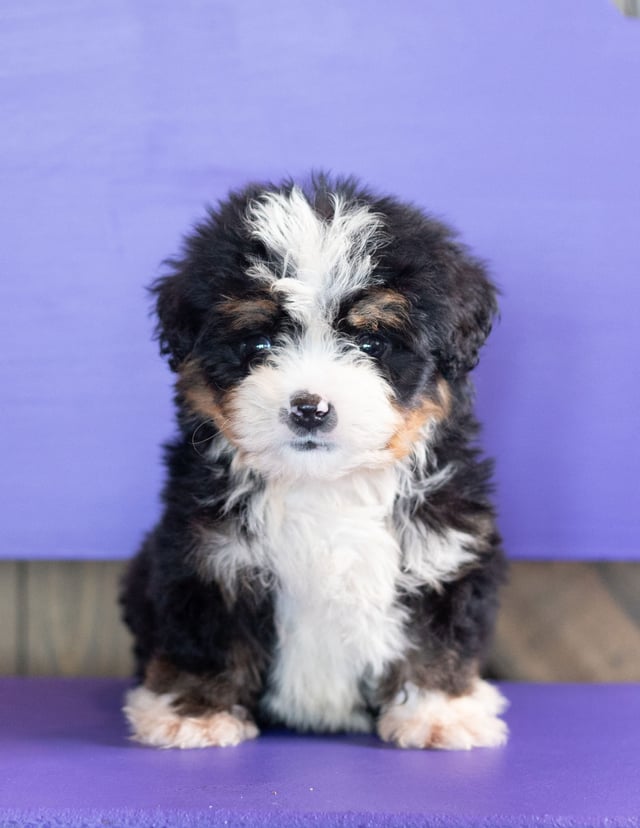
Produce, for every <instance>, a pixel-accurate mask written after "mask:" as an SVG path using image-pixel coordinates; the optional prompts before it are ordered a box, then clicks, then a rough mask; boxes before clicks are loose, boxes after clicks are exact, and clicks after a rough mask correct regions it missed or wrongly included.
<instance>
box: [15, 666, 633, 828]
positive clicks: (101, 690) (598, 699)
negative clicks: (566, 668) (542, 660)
mask: <svg viewBox="0 0 640 828" xmlns="http://www.w3.org/2000/svg"><path fill="white" fill-rule="evenodd" d="M124 688H125V684H124V683H123V682H122V681H118V680H112V679H89V680H85V679H75V680H64V679H3V680H1V681H0V741H1V742H2V749H1V750H0V824H1V825H3V826H5V825H11V826H14V825H38V826H44V825H51V826H56V825H68V826H99V825H100V826H102V825H121V826H134V825H135V826H137V828H146V826H154V828H158V826H173V825H180V826H200V825H216V826H217V825H243V826H263V825H269V826H278V825H282V826H289V828H295V826H308V825H329V826H334V825H335V826H356V825H357V826H417V825H421V826H472V825H473V826H489V825H491V826H497V825H500V826H509V827H511V826H513V827H515V826H591V825H593V826H605V825H606V826H609V828H610V827H611V826H638V825H640V759H639V758H638V750H637V746H638V736H639V735H640V687H639V686H638V685H605V686H603V685H599V686H596V685H537V686H534V685H504V691H505V692H506V694H507V696H508V697H509V698H510V700H511V703H512V704H511V708H510V710H509V712H508V713H507V719H508V722H509V725H510V728H511V740H510V742H509V744H508V745H507V746H506V747H505V748H502V749H497V750H476V751H471V752H468V753H466V752H459V753H442V752H435V751H434V752H430V751H427V752H423V751H400V750H396V749H394V748H390V747H388V746H386V745H383V744H382V743H381V742H379V741H378V740H377V739H376V738H374V737H373V736H343V735H339V736H311V735H298V734H292V733H288V732H282V731H274V732H270V733H267V734H266V735H263V736H262V737H261V738H260V739H258V740H257V741H255V742H250V743H246V744H244V745H241V746H240V747H238V748H227V749H208V750H192V751H173V750H172V751H159V750H153V749H150V748H143V747H140V746H137V745H134V744H132V743H130V742H128V740H127V735H126V730H125V726H124V722H123V719H122V716H121V714H120V702H121V697H122V693H123V691H124Z"/></svg>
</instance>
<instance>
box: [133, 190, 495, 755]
mask: <svg viewBox="0 0 640 828" xmlns="http://www.w3.org/2000/svg"><path fill="white" fill-rule="evenodd" d="M153 292H154V294H155V297H156V300H157V314H158V319H159V322H158V337H159V340H160V344H161V349H162V352H163V353H164V354H166V355H167V356H168V358H169V364H170V366H171V368H172V369H173V371H175V372H176V374H177V382H176V404H177V413H178V426H179V429H178V436H177V437H176V439H175V440H174V441H173V442H172V443H171V444H170V445H169V446H168V447H167V450H166V461H167V467H168V480H167V483H166V486H165V489H164V504H165V509H164V514H163V516H162V518H161V520H160V523H159V524H158V526H157V527H156V528H155V529H154V530H153V532H151V534H150V535H149V536H148V537H147V539H146V541H145V542H144V545H143V546H142V549H141V550H140V552H139V553H138V555H137V557H136V558H135V559H134V560H133V561H132V563H131V565H130V567H129V570H128V573H127V575H126V577H125V582H124V586H123V591H122V598H121V600H122V603H123V606H124V616H125V620H126V623H127V624H128V626H129V627H130V629H131V631H132V633H133V636H134V640H135V654H136V658H137V669H138V675H139V678H140V680H141V684H140V685H139V686H138V687H137V688H136V689H134V690H132V691H131V692H130V693H129V694H128V697H127V700H126V706H125V713H126V716H127V718H128V720H129V723H130V725H131V728H132V732H133V737H134V738H135V739H136V740H138V741H140V742H143V743H145V744H148V745H155V746H158V747H180V748H188V747H205V746H208V745H219V746H224V745H236V744H238V743H239V742H242V741H243V740H245V739H252V738H254V737H255V736H256V735H257V734H258V727H259V726H262V725H263V724H265V725H266V724H270V723H278V724H284V725H287V726H290V727H293V728H297V729H299V730H317V731H369V730H373V729H375V730H376V731H377V733H378V734H379V736H380V737H381V738H382V739H384V740H385V741H388V742H392V743H394V744H396V745H398V746H400V747H404V748H427V747H431V748H450V749H456V748H458V749H460V748H463V749H466V748H471V747H473V746H480V747H483V746H484V747H489V746H495V745H500V744H502V743H503V742H504V741H505V739H506V733H507V730H506V726H505V724H504V723H503V721H502V720H501V719H500V718H499V714H500V713H501V711H502V710H503V708H504V706H505V702H504V699H503V698H502V697H501V695H500V694H499V693H498V691H497V690H496V689H494V688H493V687H491V686H490V685H488V684H487V683H486V682H484V681H482V680H481V679H480V677H479V665H480V660H481V657H482V654H483V651H484V649H485V645H486V643H487V639H488V636H489V634H490V631H491V627H492V623H493V619H494V615H495V611H496V603H497V602H496V593H497V589H498V586H499V584H500V582H501V580H502V578H503V571H504V558H503V553H502V551H501V546H500V538H499V535H498V532H497V531H496V527H495V521H494V510H493V508H492V505H491V501H490V496H489V495H490V475H491V467H490V464H489V463H488V462H487V461H486V460H482V459H480V457H479V454H478V450H477V448H476V447H475V446H474V442H473V441H474V438H475V437H476V433H477V424H476V421H475V419H474V415H473V411H472V404H473V391H472V387H471V384H470V381H469V378H468V374H469V372H470V371H471V369H472V368H473V367H474V366H475V364H476V362H477V358H478V350H479V348H480V347H481V345H482V344H483V342H484V340H485V338H486V336H487V335H488V333H489V330H490V328H491V322H492V318H493V317H494V315H495V313H496V291H495V289H494V287H493V286H492V284H491V282H490V281H489V280H488V278H487V276H486V274H485V271H484V268H483V266H482V264H481V263H480V262H479V261H478V260H477V259H475V258H473V257H472V256H471V255H470V254H469V252H468V251H467V250H466V249H465V247H464V246H463V245H461V244H460V243H459V242H458V241H457V240H456V237H455V235H454V234H453V233H452V231H451V230H450V229H449V228H447V227H446V226H445V225H443V224H441V223H440V222H439V221H435V220H433V219H432V218H429V217H428V216H426V215H424V214H423V213H422V212H420V211H419V210H418V209H416V208H415V207H413V206H411V205H407V204H403V203H400V202H399V201H397V200H395V199H393V198H388V197H379V196H377V195H375V194H372V193H371V192H370V191H368V190H367V189H364V188H362V187H361V186H360V185H359V184H358V183H357V182H356V181H354V180H352V179H338V180H332V179H331V178H330V177H328V176H323V175H320V176H316V177H315V178H313V179H312V180H311V182H310V183H308V184H306V185H305V186H299V185H296V184H294V183H293V182H285V183H284V184H282V185H280V186H273V185H266V186H250V187H248V188H246V189H245V190H244V191H242V192H238V193H234V194H232V195H231V196H230V197H229V198H228V200H227V201H225V202H224V203H222V204H220V205H219V206H218V208H217V209H215V210H214V209H210V210H209V212H208V214H207V216H206V218H205V219H204V221H203V222H202V223H201V224H199V225H198V226H196V227H195V229H194V230H193V232H192V233H191V235H189V236H188V237H187V238H186V240H185V242H184V246H183V250H182V252H181V254H180V255H179V257H178V258H175V259H172V260H170V261H169V272H168V274H167V275H165V276H164V277H163V278H161V279H160V280H159V281H158V282H157V283H156V284H155V285H154V287H153Z"/></svg>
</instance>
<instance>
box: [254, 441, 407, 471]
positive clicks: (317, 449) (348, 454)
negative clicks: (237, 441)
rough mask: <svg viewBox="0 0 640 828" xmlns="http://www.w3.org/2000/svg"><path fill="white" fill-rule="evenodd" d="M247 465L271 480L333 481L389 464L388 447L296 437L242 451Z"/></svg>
mask: <svg viewBox="0 0 640 828" xmlns="http://www.w3.org/2000/svg"><path fill="white" fill-rule="evenodd" d="M242 456H243V461H244V463H243V464H244V465H245V466H249V467H250V468H251V469H252V470H253V471H255V472H258V473H259V474H260V475H262V476H263V477H264V478H266V479H269V480H282V481H286V480H289V481H294V482H303V481H304V480H316V481H318V480H319V481H322V480H324V481H331V480H338V479H340V478H341V477H346V476H347V475H349V474H351V473H353V472H354V471H357V470H359V469H374V468H377V469H379V468H383V467H385V466H388V465H389V463H390V462H391V459H390V455H389V452H388V451H387V450H385V449H372V450H369V451H363V450H359V451H350V450H348V449H347V448H346V447H345V446H342V445H341V444H340V443H339V442H336V441H331V440H328V439H321V438H319V437H293V438H292V439H290V440H287V441H286V442H283V443H281V444H280V445H278V446H277V447H276V446H274V447H273V449H272V450H269V451H264V450H262V451H260V452H255V451H250V450H249V451H245V452H243V455H242Z"/></svg>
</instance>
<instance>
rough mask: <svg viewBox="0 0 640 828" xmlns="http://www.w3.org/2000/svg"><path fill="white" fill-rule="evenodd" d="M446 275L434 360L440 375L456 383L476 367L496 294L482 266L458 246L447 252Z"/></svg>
mask: <svg viewBox="0 0 640 828" xmlns="http://www.w3.org/2000/svg"><path fill="white" fill-rule="evenodd" d="M445 272H446V279H447V281H448V290H447V295H448V300H447V301H446V305H445V306H444V307H443V310H444V314H443V317H442V318H443V324H442V327H441V330H440V343H441V344H440V348H439V350H438V354H437V357H438V362H439V368H440V372H441V373H442V375H443V376H444V377H445V378H447V379H455V378H456V377H459V376H461V375H462V374H464V373H466V372H467V371H471V369H472V368H475V366H476V365H477V363H478V353H479V351H480V348H481V347H482V345H483V344H484V341H485V340H486V338H487V337H488V336H489V333H490V332H491V326H492V324H493V319H494V317H495V315H496V314H497V312H498V303H497V300H496V296H497V290H496V288H495V286H494V285H493V284H492V283H491V282H490V281H489V278H488V277H487V274H486V271H485V268H484V267H483V265H482V264H481V263H480V262H479V261H477V260H476V259H474V258H473V257H471V256H470V255H469V254H468V253H467V252H466V250H465V249H464V248H463V247H462V246H459V245H457V244H456V245H451V247H450V249H449V250H448V251H447V255H446V262H445Z"/></svg>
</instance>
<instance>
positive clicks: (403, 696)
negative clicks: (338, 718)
mask: <svg viewBox="0 0 640 828" xmlns="http://www.w3.org/2000/svg"><path fill="white" fill-rule="evenodd" d="M506 706H507V701H506V699H505V698H504V697H503V696H502V695H501V694H500V693H499V692H498V690H496V688H495V687H492V686H491V685H490V684H487V682H486V681H480V680H479V679H478V680H477V681H476V682H475V684H474V686H473V689H472V691H471V692H470V693H469V694H468V695H465V696H455V697H453V696H448V695H447V694H446V693H443V692H441V691H439V690H424V689H420V688H418V687H416V686H415V685H414V684H411V683H407V684H406V685H405V687H404V690H403V691H402V692H401V693H399V694H398V697H397V698H396V699H394V701H393V702H392V703H391V705H389V707H388V708H387V709H386V710H385V711H384V712H383V713H382V715H381V716H380V718H379V719H378V734H379V736H380V738H381V739H383V740H384V741H385V742H393V744H395V745H397V746H398V747H402V748H440V749H443V750H470V749H471V748H472V747H498V746H499V745H504V744H505V742H506V741H507V736H508V728H507V725H506V724H505V723H504V722H503V721H502V719H500V718H498V716H499V714H500V713H502V712H503V710H504V709H505V708H506Z"/></svg>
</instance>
